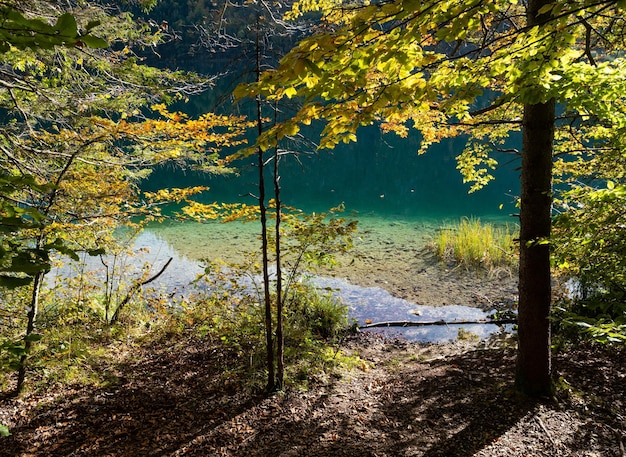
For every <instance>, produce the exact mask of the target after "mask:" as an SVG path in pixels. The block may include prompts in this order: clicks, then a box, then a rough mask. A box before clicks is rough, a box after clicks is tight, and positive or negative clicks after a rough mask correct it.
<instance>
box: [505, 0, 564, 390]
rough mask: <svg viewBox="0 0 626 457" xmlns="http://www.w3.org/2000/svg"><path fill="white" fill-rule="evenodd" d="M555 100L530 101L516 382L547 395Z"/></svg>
mask: <svg viewBox="0 0 626 457" xmlns="http://www.w3.org/2000/svg"><path fill="white" fill-rule="evenodd" d="M548 3H550V0H530V1H529V2H528V12H527V21H528V25H529V26H533V25H540V24H541V22H542V20H543V17H542V16H540V15H539V10H540V9H541V7H542V6H544V5H546V4H548ZM554 123H555V101H554V100H550V101H548V102H545V103H536V104H527V105H524V119H523V125H522V176H521V202H520V268H519V311H518V336H519V344H518V353H517V366H516V379H515V383H516V387H517V389H518V390H519V391H521V392H523V393H525V394H528V395H532V396H544V395H549V394H551V392H552V380H551V352H550V321H549V317H550V302H551V298H552V297H551V295H552V289H551V276H550V245H549V238H550V229H551V226H552V155H553V148H554Z"/></svg>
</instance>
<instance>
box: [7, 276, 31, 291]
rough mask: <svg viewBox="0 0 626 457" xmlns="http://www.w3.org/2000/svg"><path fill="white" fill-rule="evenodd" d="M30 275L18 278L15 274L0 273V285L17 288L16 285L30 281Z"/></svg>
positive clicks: (22, 284) (23, 284)
mask: <svg viewBox="0 0 626 457" xmlns="http://www.w3.org/2000/svg"><path fill="white" fill-rule="evenodd" d="M32 280H33V278H32V277H30V276H29V277H22V278H18V277H15V276H7V275H0V287H4V288H6V289H17V288H18V287H23V286H25V285H27V284H30V283H31V282H32Z"/></svg>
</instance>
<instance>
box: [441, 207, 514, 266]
mask: <svg viewBox="0 0 626 457" xmlns="http://www.w3.org/2000/svg"><path fill="white" fill-rule="evenodd" d="M516 238H517V230H516V229H513V228H512V227H511V226H509V225H508V224H506V225H494V224H491V223H482V222H481V221H480V219H478V218H467V217H464V218H462V219H461V221H460V222H459V223H457V224H453V225H450V226H447V227H442V228H440V229H439V231H438V233H437V235H436V236H435V239H434V241H433V244H432V246H433V250H434V252H435V255H437V257H438V258H440V259H441V260H443V261H446V262H453V263H455V264H457V265H459V266H463V267H464V268H465V269H467V270H475V269H478V268H483V269H486V270H488V271H493V270H497V269H502V268H505V269H508V270H511V269H513V268H515V267H516V263H517V244H516V242H515V240H516Z"/></svg>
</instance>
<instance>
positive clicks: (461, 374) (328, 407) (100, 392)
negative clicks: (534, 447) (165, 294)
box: [0, 342, 624, 457]
mask: <svg viewBox="0 0 626 457" xmlns="http://www.w3.org/2000/svg"><path fill="white" fill-rule="evenodd" d="M383 352H384V350H383ZM398 354H401V355H398ZM408 354H409V356H408V357H407V351H404V352H401V353H400V352H398V353H390V354H386V355H384V356H383V358H382V359H379V362H380V363H379V366H377V367H376V368H374V369H371V370H364V371H358V370H357V371H352V372H349V373H347V374H345V375H344V377H343V378H342V379H335V380H334V381H331V382H327V383H325V384H323V385H317V386H315V387H314V388H312V389H310V390H308V391H304V390H298V389H295V388H294V389H289V390H288V391H286V392H284V393H280V394H276V395H273V396H271V397H263V396H259V395H253V394H250V393H249V392H247V391H244V390H243V389H241V388H240V386H238V385H237V384H236V383H235V382H231V381H230V379H231V378H229V376H226V375H225V372H226V373H227V372H228V370H232V369H233V368H234V365H233V363H234V360H235V357H234V356H233V355H232V354H228V353H224V351H223V348H221V349H220V348H219V347H217V346H214V345H210V344H206V342H205V343H203V344H188V345H186V346H181V347H180V348H179V349H172V348H167V347H162V348H153V349H150V350H145V354H143V355H144V357H142V358H137V357H135V360H137V361H136V362H133V361H125V362H122V363H121V364H120V365H118V366H115V367H110V368H111V369H114V370H116V373H117V374H118V376H119V377H118V384H117V385H116V386H114V387H108V388H99V389H91V390H89V389H78V390H74V391H71V390H69V389H68V391H67V392H60V393H59V394H60V395H56V396H55V395H54V394H55V393H54V392H52V393H50V395H49V398H50V400H49V401H46V396H45V395H43V396H41V395H40V396H38V397H37V399H38V400H39V404H38V405H32V404H30V403H29V404H28V405H27V404H19V402H20V401H29V400H28V399H26V400H19V399H18V400H15V402H16V403H15V404H14V405H13V406H14V407H15V408H14V411H15V415H14V417H13V419H12V420H13V421H14V422H15V424H14V426H12V427H11V431H12V433H13V435H12V436H11V437H9V438H8V439H3V441H2V444H3V446H2V447H1V448H0V455H3V456H4V455H7V456H9V455H11V456H18V455H19V456H29V455H46V456H83V455H85V456H86V455H89V456H125V457H126V456H182V455H192V456H237V457H239V456H250V457H256V456H258V457H267V456H278V457H295V456H307V457H316V456H333V457H335V456H336V457H342V456H344V457H352V456H354V457H356V456H358V457H367V456H378V457H380V456H394V457H396V456H427V457H435V456H458V457H466V456H472V455H475V454H477V453H479V454H480V455H485V454H483V452H485V451H482V452H481V450H484V449H486V448H488V447H489V446H490V445H491V444H492V443H494V442H497V441H498V440H499V439H500V438H501V437H502V436H503V435H504V434H505V433H506V432H507V431H508V430H510V429H511V428H512V427H516V426H517V427H519V424H520V422H522V423H523V422H524V421H525V420H528V419H525V418H528V417H529V416H531V417H532V416H533V415H534V414H536V411H537V409H538V408H546V405H540V404H537V403H533V402H530V401H527V400H525V399H524V398H522V397H519V396H517V395H516V394H515V393H514V392H513V389H512V380H513V368H514V351H512V350H504V349H493V350H480V351H471V352H464V353H457V354H453V355H451V356H447V357H445V358H442V359H438V360H433V361H430V362H429V361H422V360H420V359H419V357H414V356H411V354H410V351H409V352H408ZM396 357H404V359H403V360H401V362H400V363H398V364H395V361H396ZM579 360H580V363H578V362H576V361H575V360H569V359H568V360H566V361H564V362H563V364H562V367H563V374H564V375H566V376H568V377H570V378H575V377H577V376H578V377H579V378H581V379H583V380H582V381H579V380H577V381H576V382H578V383H581V384H582V383H584V382H590V383H591V382H593V381H592V380H593V377H594V376H596V375H597V373H596V372H593V371H592V372H586V371H584V369H585V368H588V367H587V365H585V362H584V360H585V359H584V354H581V355H580V358H579ZM621 360H622V361H623V360H624V357H623V356H622V359H621ZM582 365H584V366H582ZM591 368H593V369H597V370H600V373H604V374H605V376H606V377H607V378H612V379H613V380H612V382H613V387H612V388H611V389H610V390H608V391H607V395H608V396H609V397H607V398H615V394H614V392H615V391H618V392H620V394H619V395H620V397H619V399H620V401H622V402H623V401H624V393H623V392H621V391H620V390H619V385H620V384H619V383H620V379H622V380H623V376H624V368H623V367H622V368H621V369H620V370H621V371H619V372H617V373H615V372H608V371H607V368H606V364H601V363H599V364H598V365H597V366H593V367H591ZM583 372H584V374H581V373H583ZM31 403H32V402H31ZM622 404H623V403H622ZM8 409H10V408H8ZM8 409H7V408H6V405H5V406H3V408H0V410H4V411H5V412H6V411H7V410H8ZM19 411H26V412H22V413H20V412H19ZM20 414H23V416H22V417H21V418H20ZM2 420H5V417H2V415H1V414H0V422H2ZM617 426H618V425H615V427H617ZM597 431H598V430H597V429H596V430H594V431H590V432H589V433H590V434H591V433H592V432H593V433H594V434H596V435H597ZM580 433H581V434H585V433H586V431H585V430H581V431H580ZM488 455H507V454H488ZM516 455H517V454H516ZM520 455H522V454H520ZM537 455H544V454H537ZM545 455H550V454H545ZM562 455H573V454H562Z"/></svg>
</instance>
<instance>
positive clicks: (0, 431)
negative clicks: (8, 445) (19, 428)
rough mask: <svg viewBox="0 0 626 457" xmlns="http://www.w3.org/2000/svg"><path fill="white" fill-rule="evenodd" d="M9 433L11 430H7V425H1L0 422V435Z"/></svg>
mask: <svg viewBox="0 0 626 457" xmlns="http://www.w3.org/2000/svg"><path fill="white" fill-rule="evenodd" d="M9 435H11V432H9V427H7V426H6V425H2V424H0V436H5V437H6V436H9Z"/></svg>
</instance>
